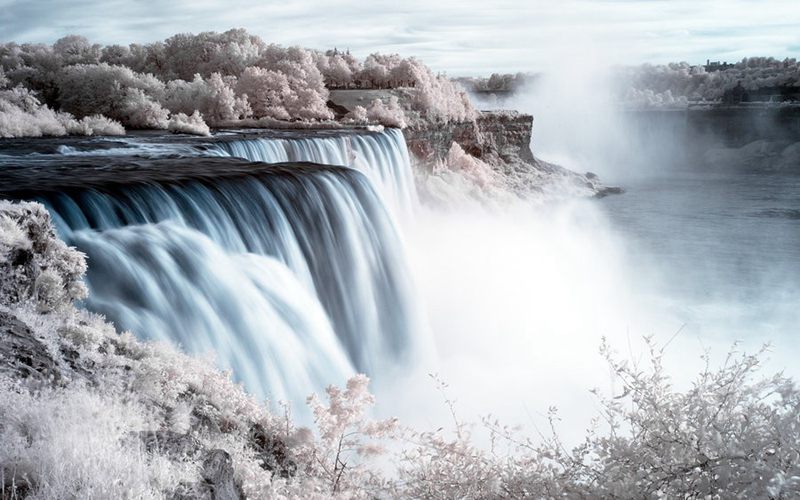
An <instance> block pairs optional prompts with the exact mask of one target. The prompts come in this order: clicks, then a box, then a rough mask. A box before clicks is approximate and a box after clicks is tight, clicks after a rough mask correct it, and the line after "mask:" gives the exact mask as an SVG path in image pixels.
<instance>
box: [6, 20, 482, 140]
mask: <svg viewBox="0 0 800 500" xmlns="http://www.w3.org/2000/svg"><path fill="white" fill-rule="evenodd" d="M329 88H336V89H350V88H361V89H363V88H370V89H373V88H380V89H387V88H392V89H398V88H402V89H404V91H405V92H406V93H407V96H405V97H406V98H404V99H403V100H402V101H403V102H402V104H403V106H402V108H401V106H400V105H399V104H398V102H397V101H396V100H393V99H391V98H385V99H384V100H383V101H380V103H378V102H375V101H373V102H372V103H371V104H369V106H368V107H364V108H361V109H356V110H354V112H353V113H352V114H351V115H350V116H348V117H346V120H348V121H359V120H363V121H368V120H371V119H374V120H376V121H378V120H381V119H383V122H385V123H384V124H386V125H389V126H397V125H398V124H405V123H406V122H407V119H406V116H404V114H407V113H410V114H411V116H412V118H413V119H415V120H435V121H449V120H458V121H467V120H471V119H473V118H474V110H473V109H472V106H471V105H470V103H469V100H468V98H467V96H466V95H465V94H464V92H463V91H462V90H461V88H460V87H459V86H457V85H456V84H455V83H453V82H452V81H451V80H449V79H448V78H447V77H446V76H445V75H436V74H434V73H433V72H432V71H431V70H430V68H428V67H427V66H425V65H424V64H422V63H421V62H420V61H418V60H416V59H415V58H413V57H409V58H403V57H400V56H399V55H396V54H392V55H381V54H372V55H370V56H368V57H367V58H366V59H364V60H363V61H360V60H358V59H357V58H356V57H354V56H353V55H351V54H350V53H349V52H340V51H338V50H332V51H328V52H321V51H316V50H310V49H304V48H301V47H282V46H279V45H275V44H267V43H266V42H264V41H263V40H262V39H261V38H259V37H258V36H256V35H252V34H249V33H248V32H247V31H245V30H243V29H235V30H230V31H226V32H224V33H216V32H204V33H200V34H197V35H194V34H177V35H174V36H172V37H170V38H167V39H166V40H164V41H160V42H155V43H150V44H144V45H142V44H130V45H127V46H124V45H108V46H102V45H100V44H93V43H91V42H90V41H89V40H87V39H86V38H84V37H82V36H77V35H71V36H67V37H64V38H62V39H60V40H58V41H57V42H55V43H54V44H53V45H46V44H27V43H26V44H17V43H15V42H10V43H5V44H0V136H15V135H16V136H18V135H61V134H63V133H75V131H76V130H77V127H76V126H71V127H68V126H66V125H65V124H70V123H71V122H70V120H72V121H76V122H77V121H79V120H82V119H84V118H85V117H94V116H97V115H102V117H103V118H102V119H103V120H105V122H104V123H106V122H107V123H108V124H110V125H111V126H113V127H114V128H115V130H116V131H117V132H119V128H120V125H121V126H124V127H127V128H144V129H173V130H176V131H193V132H197V133H203V132H207V130H208V127H207V125H211V126H223V125H230V124H232V123H234V122H237V121H241V120H251V124H252V120H281V121H305V122H313V121H327V120H333V119H334V114H333V113H332V111H331V109H330V108H329V107H328V106H327V101H328V98H329ZM384 101H385V102H384ZM94 119H95V120H100V118H94ZM54 123H58V124H61V125H60V128H59V126H58V125H54ZM35 129H38V131H39V132H40V133H35V132H36V131H37V130H35ZM59 132H60V133H61V134H60V133H59ZM88 133H91V132H88Z"/></svg>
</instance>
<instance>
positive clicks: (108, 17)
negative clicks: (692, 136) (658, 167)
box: [0, 0, 800, 76]
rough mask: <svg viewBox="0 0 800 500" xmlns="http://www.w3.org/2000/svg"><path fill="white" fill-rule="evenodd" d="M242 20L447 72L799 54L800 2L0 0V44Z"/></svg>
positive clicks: (149, 35)
mask: <svg viewBox="0 0 800 500" xmlns="http://www.w3.org/2000/svg"><path fill="white" fill-rule="evenodd" d="M240 27H241V28H246V29H247V30H248V31H250V32H252V33H255V34H257V35H260V36H261V37H262V38H263V39H264V40H266V41H267V42H275V43H279V44H282V45H301V46H305V47H309V48H316V49H327V48H332V47H338V48H340V49H342V48H349V49H350V50H351V51H352V52H354V53H355V54H356V55H359V56H365V55H367V54H369V53H371V52H376V51H379V52H398V53H400V54H402V55H406V56H409V55H414V56H417V57H418V58H420V59H421V60H423V61H424V62H426V63H427V64H429V65H430V66H432V67H433V68H434V69H436V70H439V71H446V72H447V73H448V74H450V75H452V76H460V75H479V74H488V73H491V72H495V71H499V72H515V71H546V69H547V67H548V66H549V65H552V64H564V63H565V61H570V62H571V63H572V64H585V63H589V62H591V63H593V64H596V63H597V62H598V61H602V62H603V63H609V64H638V63H643V62H651V63H665V62H670V61H688V62H690V63H704V62H705V61H706V59H711V60H728V61H733V60H739V59H741V58H742V57H747V56H774V57H779V58H784V57H800V0H550V1H545V0H527V1H526V0H513V1H510V0H491V1H490V0H484V1H475V0H461V1H452V0H390V1H387V0H355V1H354V0H282V1H273V0H259V1H247V0H227V1H211V0H190V1H187V0H171V1H168V2H167V1H153V0H104V1H99V0H70V1H55V0H50V1H47V0H0V41H16V42H20V43H22V42H48V43H51V42H53V41H55V40H57V39H58V38H60V37H62V36H64V35H67V34H81V35H84V36H86V37H88V38H89V39H90V40H92V41H94V42H99V43H103V44H110V43H123V44H127V43H131V42H137V43H142V42H151V41H155V40H160V39H164V38H166V37H168V36H170V35H172V34H174V33H180V32H199V31H208V30H211V31H225V30H226V29H229V28H240Z"/></svg>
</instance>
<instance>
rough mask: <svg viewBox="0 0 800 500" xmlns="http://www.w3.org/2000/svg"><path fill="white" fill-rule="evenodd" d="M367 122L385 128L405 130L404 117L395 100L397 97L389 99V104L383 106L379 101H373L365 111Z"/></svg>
mask: <svg viewBox="0 0 800 500" xmlns="http://www.w3.org/2000/svg"><path fill="white" fill-rule="evenodd" d="M366 115H367V116H366V117H367V120H368V121H374V122H378V123H380V124H381V125H385V126H387V127H397V128H406V126H407V124H406V115H405V113H404V112H403V108H401V107H400V104H399V102H398V100H397V97H395V96H392V97H390V98H389V104H385V103H384V102H383V101H382V100H380V99H375V100H373V101H372V103H370V105H369V107H368V108H367V109H366Z"/></svg>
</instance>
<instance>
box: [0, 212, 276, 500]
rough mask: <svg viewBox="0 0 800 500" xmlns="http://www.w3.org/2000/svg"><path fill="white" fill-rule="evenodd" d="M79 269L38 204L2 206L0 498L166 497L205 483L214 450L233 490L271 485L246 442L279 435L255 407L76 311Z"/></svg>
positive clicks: (80, 293)
mask: <svg viewBox="0 0 800 500" xmlns="http://www.w3.org/2000/svg"><path fill="white" fill-rule="evenodd" d="M85 269H86V267H85V262H84V258H83V255H82V254H80V253H78V252H77V251H75V250H74V249H70V248H68V247H67V246H66V245H65V244H64V243H63V242H62V241H60V240H58V239H57V238H56V237H55V234H54V231H53V227H52V224H51V223H50V218H49V215H48V212H47V211H46V210H45V209H44V207H43V206H41V205H40V204H37V203H11V202H7V201H0V333H2V335H0V358H2V359H1V360H0V442H2V443H3V446H2V447H0V496H2V497H3V498H17V497H18V496H24V497H27V498H37V499H38V498H41V499H44V498H98V499H105V498H163V497H171V496H172V495H171V492H174V491H176V490H179V489H180V488H181V487H183V488H186V487H189V486H191V485H193V484H200V485H201V486H202V483H201V479H200V471H201V469H202V467H203V461H204V458H205V457H206V456H207V454H208V453H209V451H210V450H213V449H223V450H226V452H227V453H228V454H229V455H230V456H231V458H232V460H233V463H234V467H235V468H234V471H235V477H234V479H235V481H236V484H237V485H238V484H243V485H249V486H250V487H258V488H262V489H263V488H266V486H265V485H270V484H271V483H272V480H271V473H270V472H269V471H268V470H267V469H266V468H265V467H264V466H263V461H264V460H267V459H268V458H269V457H268V456H265V455H263V453H264V450H263V446H261V448H258V446H257V444H256V443H254V442H253V441H251V433H252V432H253V431H254V429H258V432H260V433H262V434H266V435H268V436H269V435H276V433H277V431H276V430H275V428H274V423H273V420H272V418H271V417H270V416H269V414H268V413H266V411H265V410H264V407H263V406H261V405H259V404H258V403H256V402H255V401H254V400H253V399H252V398H251V397H249V396H248V395H246V394H245V393H244V391H243V390H242V389H241V387H240V386H238V385H236V384H234V383H233V382H232V381H231V379H230V376H229V374H225V373H220V372H219V371H217V370H215V369H214V368H213V363H210V362H209V361H208V360H198V359H193V358H190V357H188V356H186V355H183V354H181V353H179V352H177V351H175V350H174V349H173V348H171V347H169V346H166V345H160V344H144V343H141V342H139V341H137V340H136V339H135V338H134V337H133V336H132V335H130V334H129V333H124V334H121V335H120V334H118V333H117V332H116V331H115V330H114V328H113V327H112V326H111V325H109V324H107V323H105V321H104V320H103V319H102V318H101V317H98V316H95V315H92V314H90V313H88V312H86V311H85V310H79V309H76V308H75V307H74V302H73V301H74V300H76V299H79V298H82V297H84V296H85V288H84V287H83V284H82V283H81V281H80V278H81V276H82V275H83V273H84V271H85ZM9 329H10V330H9ZM10 331H11V332H13V333H12V334H11V336H10V337H9V333H8V332H10ZM14 339H24V342H23V343H22V344H19V341H15V340H14ZM9 342H10V343H9ZM15 342H16V343H15ZM26 342H27V344H26ZM19 345H22V348H23V349H24V348H25V345H31V346H32V347H33V348H32V350H30V351H25V350H23V351H22V352H20V353H18V352H16V351H15V346H19ZM16 348H18V347H16ZM8 349H11V350H10V351H9V350H8ZM7 355H8V356H9V357H6V356H7ZM26 360H27V361H26ZM19 367H21V368H19ZM17 369H21V370H22V371H21V372H20V371H16V370H17ZM38 370H44V371H41V372H40V371H38ZM142 433H145V434H142ZM148 433H149V434H148ZM153 433H156V434H153ZM158 433H161V434H158ZM145 435H153V436H162V437H161V438H160V439H161V440H162V442H163V443H164V444H163V446H161V445H159V446H156V447H153V446H145V441H144V440H143V438H142V436H145ZM171 442H174V443H177V444H170V443H171ZM258 450H261V453H262V455H258Z"/></svg>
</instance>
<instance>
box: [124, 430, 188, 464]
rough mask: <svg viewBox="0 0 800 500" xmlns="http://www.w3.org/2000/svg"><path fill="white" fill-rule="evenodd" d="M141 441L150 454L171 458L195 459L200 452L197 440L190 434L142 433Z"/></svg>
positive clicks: (170, 432) (168, 432)
mask: <svg viewBox="0 0 800 500" xmlns="http://www.w3.org/2000/svg"><path fill="white" fill-rule="evenodd" d="M138 434H139V439H140V440H141V441H142V443H143V444H144V449H145V450H147V451H148V452H149V453H158V454H162V455H167V456H169V457H170V458H173V459H174V458H188V457H193V456H195V455H196V454H197V453H199V452H200V450H201V446H200V443H199V442H198V441H197V439H195V438H193V437H192V436H190V435H188V434H180V433H178V432H172V431H142V432H139V433H138Z"/></svg>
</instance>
